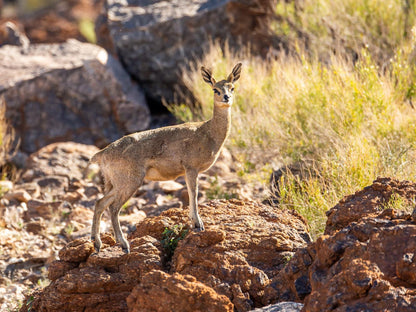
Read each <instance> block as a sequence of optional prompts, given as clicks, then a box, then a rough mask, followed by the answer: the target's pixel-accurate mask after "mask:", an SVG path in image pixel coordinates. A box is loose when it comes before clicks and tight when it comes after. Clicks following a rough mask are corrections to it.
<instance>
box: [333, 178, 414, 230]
mask: <svg viewBox="0 0 416 312" xmlns="http://www.w3.org/2000/svg"><path fill="white" fill-rule="evenodd" d="M415 198H416V188H415V184H414V183H412V182H409V181H398V180H394V179H390V178H379V179H377V180H376V181H374V183H373V184H372V185H370V186H367V187H365V188H364V189H362V190H360V191H358V192H356V193H355V194H352V195H349V196H346V197H345V198H343V199H342V200H341V201H340V202H339V203H338V204H337V205H336V206H335V207H333V208H332V209H330V210H328V211H327V213H326V215H327V217H328V220H327V222H326V227H325V234H329V235H331V234H334V233H335V232H336V231H338V230H340V229H343V228H345V227H346V226H348V225H349V224H350V223H351V222H355V221H359V220H360V219H361V218H365V217H377V216H378V215H380V213H381V212H382V211H383V210H385V209H387V208H389V206H392V205H394V201H395V200H397V199H399V200H403V201H404V203H403V204H405V205H406V206H411V205H412V203H413V201H414V199H415Z"/></svg>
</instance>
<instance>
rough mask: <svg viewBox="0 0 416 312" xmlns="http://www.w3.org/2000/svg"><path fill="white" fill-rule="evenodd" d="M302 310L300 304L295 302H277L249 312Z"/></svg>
mask: <svg viewBox="0 0 416 312" xmlns="http://www.w3.org/2000/svg"><path fill="white" fill-rule="evenodd" d="M302 308H303V304H302V303H297V302H279V303H276V304H271V305H268V306H266V307H262V308H258V309H255V310H251V311H252V312H299V311H301V310H302Z"/></svg>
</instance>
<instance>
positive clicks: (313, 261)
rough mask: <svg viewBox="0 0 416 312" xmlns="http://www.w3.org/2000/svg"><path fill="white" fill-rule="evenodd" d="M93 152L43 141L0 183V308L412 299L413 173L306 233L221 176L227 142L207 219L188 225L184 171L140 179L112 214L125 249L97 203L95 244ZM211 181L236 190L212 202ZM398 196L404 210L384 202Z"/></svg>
mask: <svg viewBox="0 0 416 312" xmlns="http://www.w3.org/2000/svg"><path fill="white" fill-rule="evenodd" d="M96 151H97V148H96V147H94V146H89V145H82V144H77V143H72V142H68V143H56V144H52V145H49V146H46V147H44V148H43V149H41V150H39V151H38V152H36V153H34V154H32V155H31V156H30V158H29V159H28V160H27V164H28V167H27V169H26V170H25V171H23V172H22V173H21V175H20V176H19V178H18V179H17V181H16V182H15V183H11V182H8V181H3V182H2V184H1V190H2V193H3V196H2V199H1V206H0V222H1V230H0V244H1V250H2V253H1V255H0V269H1V271H2V272H3V276H2V278H1V280H0V283H1V288H0V290H1V292H2V293H1V298H2V299H1V310H2V311H3V310H4V311H7V310H15V309H19V308H21V311H81V310H85V311H115V310H117V311H161V310H160V309H161V308H160V307H170V310H172V311H250V310H252V309H255V308H261V307H267V306H268V305H270V304H279V307H278V306H272V307H274V308H275V309H280V310H276V311H300V309H301V308H302V306H303V305H304V306H303V309H304V311H333V310H336V311H362V309H364V310H368V311H383V310H388V311H416V308H415V307H416V277H415V272H416V270H415V265H416V258H415V256H414V250H415V248H416V215H415V212H413V213H412V209H411V208H412V206H413V205H414V198H415V195H416V184H414V183H411V182H407V181H397V180H394V179H390V178H383V179H378V180H376V181H374V183H373V184H372V185H371V186H369V187H367V188H365V189H363V190H361V191H359V192H357V193H356V194H353V195H349V196H347V197H345V198H344V199H343V200H341V201H340V203H339V204H337V205H336V206H335V207H334V208H332V209H331V210H329V211H328V221H327V226H326V231H325V234H324V235H323V236H321V237H319V238H318V239H317V240H316V241H315V242H311V240H310V237H309V234H308V231H307V224H306V222H305V221H304V219H303V218H302V217H301V216H299V215H297V214H296V213H294V212H292V211H288V210H282V209H279V208H278V207H273V206H270V205H266V204H261V203H259V202H258V201H253V200H249V199H247V198H244V197H245V196H248V195H247V193H244V192H243V193H238V188H239V186H238V183H237V182H236V181H234V182H233V183H230V182H228V183H227V182H226V181H227V179H231V177H232V176H233V175H232V162H230V158H229V155H228V154H227V152H224V153H223V155H222V157H221V159H220V160H219V161H218V163H217V164H216V166H215V167H214V168H213V169H211V171H210V172H209V173H208V174H203V175H202V176H201V186H202V187H201V189H202V191H201V194H200V202H201V207H200V210H201V217H202V218H203V219H204V222H205V225H206V231H204V232H193V231H190V230H189V229H188V225H187V224H188V216H187V207H186V205H187V202H186V200H187V193H186V187H185V183H184V181H183V180H182V179H178V180H177V181H172V182H166V183H165V182H164V183H146V184H144V185H143V186H142V187H141V188H140V189H139V190H138V192H137V194H136V195H135V196H134V197H133V198H132V199H131V200H130V201H129V202H128V203H127V204H126V205H125V207H124V208H123V212H122V217H121V222H122V225H123V231H124V232H125V233H127V234H128V239H129V241H130V245H131V253H130V254H124V253H123V252H122V250H121V247H120V246H118V245H117V244H115V241H114V238H113V237H112V235H111V229H110V223H109V219H108V217H107V216H106V215H104V218H103V221H102V223H101V229H102V233H104V234H103V235H102V239H103V243H104V248H103V249H102V251H100V253H98V254H97V253H95V252H94V248H93V245H92V242H90V240H89V235H90V226H91V219H92V214H93V207H94V203H95V201H96V199H97V198H98V196H99V194H100V186H99V185H100V184H99V175H98V174H97V173H96V171H94V168H87V165H88V159H89V158H90V157H91V155H92V154H94V153H95V152H96ZM227 155H228V157H227ZM230 167H231V170H230V169H229V170H228V171H227V170H225V169H224V168H230ZM218 172H224V175H223V176H220V175H218ZM231 185H233V186H234V187H235V188H234V189H230V187H231ZM213 189H214V190H217V191H218V189H221V190H222V191H224V190H228V191H230V192H233V194H234V196H235V197H238V198H239V199H237V198H235V199H229V200H226V199H222V200H209V198H208V195H209V194H211V193H210V192H212V191H213ZM212 194H214V195H215V192H214V193H212ZM212 194H211V195H210V196H212ZM217 195H218V193H217ZM250 196H253V197H254V195H253V194H251V195H250ZM242 198H244V199H242ZM398 200H400V202H401V205H402V206H403V207H404V208H406V209H407V210H406V209H404V210H394V209H392V208H391V205H392V201H396V202H397V201H398ZM179 237H180V238H181V240H175V239H177V238H179ZM169 239H171V240H169ZM176 243H177V247H176ZM282 302H286V303H285V304H283V303H282ZM290 302H291V303H290ZM286 304H290V306H286ZM282 307H283V308H282ZM163 309H164V308H162V310H163ZM267 309H272V308H264V309H263V311H273V310H267ZM350 309H352V310H350ZM163 311H165V310H163Z"/></svg>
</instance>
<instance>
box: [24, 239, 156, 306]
mask: <svg viewBox="0 0 416 312" xmlns="http://www.w3.org/2000/svg"><path fill="white" fill-rule="evenodd" d="M103 243H104V247H107V248H105V249H104V250H103V251H102V252H100V253H99V254H97V253H94V254H92V252H93V251H94V247H93V243H92V242H90V241H89V239H79V240H76V241H73V242H72V243H71V244H70V245H67V246H66V247H65V248H64V249H63V250H61V252H60V254H59V256H60V258H61V260H59V261H55V262H53V263H52V264H51V266H50V268H49V272H50V274H49V278H50V279H51V280H52V283H51V284H50V285H49V286H48V287H46V288H45V290H44V291H43V292H41V293H40V294H39V295H38V296H37V297H36V298H35V300H34V301H33V302H31V303H30V306H31V309H33V310H34V311H74V312H75V311H127V304H126V300H125V299H126V297H127V296H128V295H129V294H130V292H131V290H132V289H133V287H134V286H135V285H136V284H137V281H138V280H139V279H140V277H141V276H143V275H144V274H146V273H147V272H150V271H152V270H158V269H161V268H162V262H161V251H160V244H159V242H157V241H156V240H155V239H154V238H151V237H142V238H140V239H136V240H133V241H131V242H130V244H131V253H130V254H124V253H123V252H122V251H121V249H120V248H118V247H116V246H115V242H114V240H113V239H112V238H111V237H108V236H107V237H103ZM62 259H63V260H62ZM28 308H29V307H28V306H26V307H24V309H28Z"/></svg>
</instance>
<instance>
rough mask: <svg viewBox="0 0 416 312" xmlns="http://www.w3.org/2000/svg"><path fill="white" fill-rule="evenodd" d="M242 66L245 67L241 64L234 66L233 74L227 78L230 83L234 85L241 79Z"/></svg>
mask: <svg viewBox="0 0 416 312" xmlns="http://www.w3.org/2000/svg"><path fill="white" fill-rule="evenodd" d="M242 66H243V64H241V63H238V64H237V65H235V66H234V68H233V70H232V72H231V74H230V75H229V76H228V78H227V81H228V82H231V83H234V82H235V81H237V80H238V79H240V74H241V67H242Z"/></svg>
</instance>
